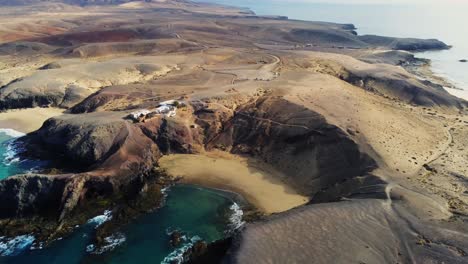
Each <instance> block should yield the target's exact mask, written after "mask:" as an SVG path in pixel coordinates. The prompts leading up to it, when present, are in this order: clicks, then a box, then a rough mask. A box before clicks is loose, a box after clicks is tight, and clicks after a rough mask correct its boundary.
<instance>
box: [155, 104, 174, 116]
mask: <svg viewBox="0 0 468 264" xmlns="http://www.w3.org/2000/svg"><path fill="white" fill-rule="evenodd" d="M176 111H177V108H176V107H175V106H172V105H161V106H159V107H158V108H156V109H155V110H154V111H153V113H155V114H158V115H164V116H168V117H173V116H175V115H176Z"/></svg>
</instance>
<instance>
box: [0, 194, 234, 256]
mask: <svg viewBox="0 0 468 264" xmlns="http://www.w3.org/2000/svg"><path fill="white" fill-rule="evenodd" d="M241 212H242V211H240V209H239V207H238V206H237V204H236V203H235V202H234V201H233V197H231V196H230V195H228V194H226V193H224V192H221V191H217V190H211V189H206V188H199V187H196V186H191V185H176V186H173V187H171V188H170V189H169V190H168V191H167V197H166V202H165V204H164V205H163V207H162V208H160V209H158V210H156V211H154V212H153V213H149V214H146V215H143V216H141V217H139V218H138V219H136V220H135V221H133V222H132V223H130V224H129V225H128V226H125V227H123V228H122V230H121V231H120V232H118V233H116V234H113V235H112V236H110V237H108V238H106V241H108V242H109V244H108V245H109V246H108V247H107V248H106V249H107V251H105V252H98V253H99V254H94V253H91V251H92V250H93V249H94V248H93V245H92V241H91V234H92V232H93V231H94V230H95V228H96V227H97V226H98V225H100V224H102V223H103V222H105V221H108V220H110V219H111V217H112V213H111V212H110V211H107V212H104V213H103V215H100V216H96V217H95V218H93V219H90V221H88V223H87V224H84V225H82V226H80V227H77V229H76V230H75V232H74V233H73V234H71V235H70V236H68V237H65V238H63V239H60V240H57V241H55V242H53V243H52V244H51V245H50V247H47V248H44V249H31V245H32V243H33V242H34V237H33V236H30V235H24V236H21V237H17V238H15V239H11V238H10V239H9V240H5V239H3V240H2V238H1V237H0V263H11V264H13V263H14V264H26V263H28V264H29V263H35V264H62V263H68V264H79V263H89V264H94V263H96V264H97V263H112V264H113V263H115V264H117V263H118V264H127V263H128V264H132V263H139V264H146V263H148V264H150V263H151V264H153V263H181V262H179V260H181V257H182V255H183V253H184V252H185V250H184V249H186V248H188V247H190V246H191V245H192V244H193V243H194V242H196V241H197V240H199V239H202V240H204V241H206V242H213V241H216V240H219V239H222V238H224V237H226V235H227V234H228V233H229V232H230V231H231V230H233V229H234V228H236V227H238V225H240V224H241V223H242V222H241V221H242V219H241V217H242V213H241ZM173 230H178V231H180V232H181V233H182V234H183V235H184V236H185V241H184V242H183V243H182V244H181V245H180V246H178V247H176V248H174V247H172V246H171V245H170V242H169V241H170V236H169V233H170V232H171V231H173ZM94 252H95V251H94Z"/></svg>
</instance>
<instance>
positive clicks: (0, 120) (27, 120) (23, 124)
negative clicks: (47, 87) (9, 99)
mask: <svg viewBox="0 0 468 264" xmlns="http://www.w3.org/2000/svg"><path fill="white" fill-rule="evenodd" d="M63 112H64V109H61V108H39V107H37V108H28V109H18V110H9V111H7V112H2V113H0V128H10V129H14V130H16V131H19V132H22V133H30V132H33V131H35V130H37V129H39V128H40V127H41V126H42V124H43V123H44V121H46V120H47V119H49V118H51V117H54V116H58V115H61V114H62V113H63Z"/></svg>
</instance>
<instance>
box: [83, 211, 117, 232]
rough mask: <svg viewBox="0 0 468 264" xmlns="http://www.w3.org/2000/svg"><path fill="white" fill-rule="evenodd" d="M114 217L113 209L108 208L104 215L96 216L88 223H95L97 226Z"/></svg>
mask: <svg viewBox="0 0 468 264" xmlns="http://www.w3.org/2000/svg"><path fill="white" fill-rule="evenodd" d="M111 219H112V211H110V210H106V211H104V213H103V214H102V215H98V216H95V217H93V218H91V219H89V220H88V224H95V225H96V226H95V228H98V227H99V226H100V225H102V224H104V223H105V222H107V221H109V220H111Z"/></svg>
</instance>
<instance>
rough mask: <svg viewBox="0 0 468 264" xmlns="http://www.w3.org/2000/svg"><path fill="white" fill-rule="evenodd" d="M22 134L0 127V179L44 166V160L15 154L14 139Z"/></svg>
mask: <svg viewBox="0 0 468 264" xmlns="http://www.w3.org/2000/svg"><path fill="white" fill-rule="evenodd" d="M21 136H23V134H22V133H20V132H18V131H15V130H12V129H0V180H2V179H5V178H7V177H9V176H12V175H16V174H24V173H28V172H32V171H34V170H36V169H38V168H40V167H43V166H46V165H47V162H46V161H38V160H25V159H20V158H18V157H17V156H16V154H17V151H18V148H20V147H21V146H19V145H18V144H17V143H16V142H15V139H17V138H18V137H21Z"/></svg>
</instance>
